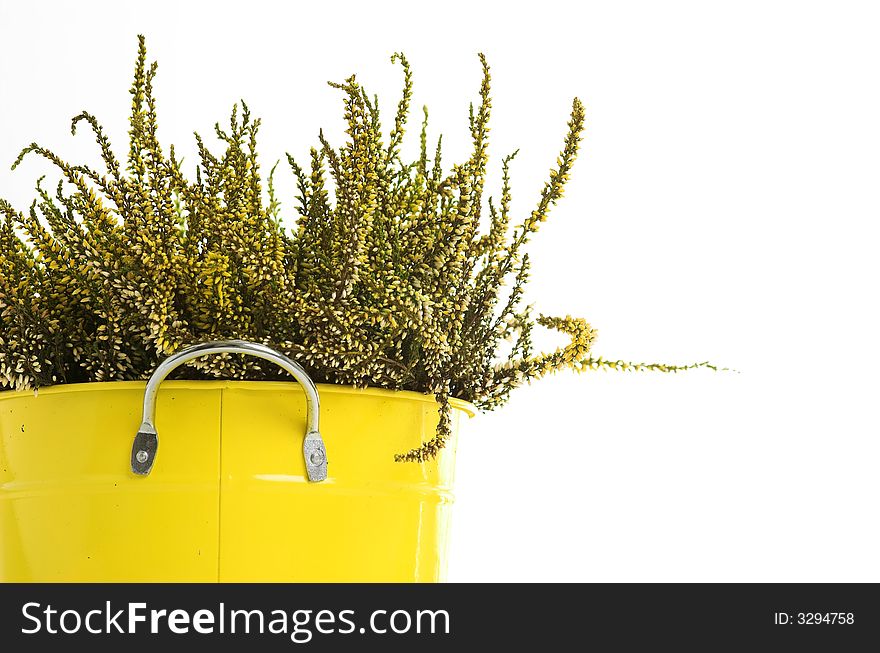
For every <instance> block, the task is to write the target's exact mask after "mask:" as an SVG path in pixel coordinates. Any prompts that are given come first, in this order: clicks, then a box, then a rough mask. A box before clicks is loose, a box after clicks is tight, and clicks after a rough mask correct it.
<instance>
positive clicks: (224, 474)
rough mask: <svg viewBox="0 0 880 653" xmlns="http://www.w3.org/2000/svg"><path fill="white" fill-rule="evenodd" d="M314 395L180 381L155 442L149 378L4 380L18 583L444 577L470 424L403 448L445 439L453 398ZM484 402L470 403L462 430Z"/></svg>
mask: <svg viewBox="0 0 880 653" xmlns="http://www.w3.org/2000/svg"><path fill="white" fill-rule="evenodd" d="M242 344H248V343H242ZM224 351H226V350H224ZM207 353H211V352H207ZM248 353H253V352H248ZM199 355H202V354H199ZM255 355H259V354H255ZM279 356H280V354H279ZM262 357H263V358H268V359H270V360H272V359H271V358H270V357H268V356H262ZM294 365H295V364H294ZM297 367H298V366H297ZM166 373H167V372H166ZM163 378H164V377H163ZM297 378H298V379H299V377H297ZM306 378H307V377H306ZM154 381H156V377H155V376H154V379H151V382H150V383H151V384H153V385H154V386H158V383H160V382H161V381H162V379H161V378H159V379H158V381H156V382H155V383H154ZM308 383H310V382H308ZM311 387H312V388H315V386H314V385H312V386H311ZM145 392H146V393H147V395H148V397H147V400H148V401H147V402H145V401H144V396H145ZM308 393H309V389H308V387H307V384H302V383H284V382H252V381H169V382H165V383H163V384H162V386H161V390H160V391H159V392H158V393H157V394H155V398H156V405H155V407H154V410H155V414H156V419H155V430H154V431H153V433H155V431H158V432H159V433H160V434H161V435H160V436H159V441H160V442H161V447H160V448H158V450H156V449H155V448H153V449H152V451H151V452H149V453H147V452H145V451H144V450H143V448H142V445H143V443H144V440H143V438H144V437H146V436H145V435H144V433H143V431H144V424H141V429H140V431H141V432H139V433H138V436H137V437H138V438H141V440H140V441H136V442H135V446H134V447H132V439H133V437H134V436H135V432H136V431H139V429H138V424H139V423H140V420H141V410H142V408H143V409H144V414H145V415H146V413H147V412H148V410H147V408H146V407H145V405H144V404H145V403H146V404H149V387H147V386H145V384H144V383H142V382H111V383H87V384H77V385H65V386H57V387H52V388H46V389H42V390H40V391H39V393H36V394H35V393H34V392H3V393H0V581H6V582H48V581H109V582H116V581H120V582H123V581H125V582H137V581H140V582H150V581H200V582H211V581H231V582H236V581H280V582H305V581H330V582H332V581H438V580H442V579H443V577H444V574H445V552H446V541H447V531H448V526H449V513H450V508H451V503H452V495H451V488H452V481H453V472H454V461H455V445H456V442H455V438H454V437H453V438H452V440H451V441H450V442H449V444H448V445H447V447H446V448H445V449H444V450H443V451H442V452H441V453H440V455H439V456H438V457H437V459H436V460H432V461H429V462H425V463H421V464H415V463H395V462H394V460H393V455H394V453H396V452H401V451H406V450H409V449H412V448H414V447H418V446H419V445H420V444H421V443H422V442H423V441H425V440H427V439H429V438H431V437H433V435H434V431H435V427H436V425H437V421H438V414H437V403H436V401H434V399H433V398H432V397H430V396H426V395H421V394H418V393H413V392H390V391H384V390H377V389H366V390H358V389H353V388H349V387H342V386H334V385H318V386H317V394H319V395H320V402H321V405H320V410H319V411H315V414H314V415H312V416H310V415H309V407H308V404H309V403H310V400H309V397H308ZM471 410H472V409H471V406H470V405H469V404H467V403H465V402H458V401H453V415H452V429H453V433H455V432H456V431H457V428H458V423H459V420H460V418H461V416H462V415H470V414H472V412H471ZM318 418H320V433H321V434H322V435H323V442H325V443H326V449H324V447H323V445H322V446H321V447H320V448H319V449H317V451H320V452H321V453H315V451H316V449H315V447H312V446H311V445H310V440H309V438H307V437H305V436H306V431H307V425H310V424H312V422H314V424H317V421H318ZM144 423H146V420H145V422H144ZM147 430H149V429H147ZM315 430H316V431H317V429H315ZM147 435H149V434H147ZM320 437H321V436H320V435H319V436H318V438H320ZM148 439H149V438H148ZM304 443H305V445H304ZM148 444H149V443H148ZM312 444H314V442H312ZM139 447H141V448H139ZM147 448H149V447H147ZM322 455H323V456H324V458H325V459H326V465H324V462H325V461H324V460H323V459H322ZM310 456H311V457H310ZM148 457H149V460H148V461H147V460H145V459H146V458H148ZM139 459H141V460H142V461H143V462H146V463H147V470H146V472H145V471H144V469H143V467H144V465H142V464H139V462H138V460H139ZM310 461H311V462H310ZM312 463H317V465H318V468H320V467H321V465H324V469H325V470H326V478H324V479H323V480H317V482H310V480H309V478H310V476H311V475H312V474H313V471H314V470H312V469H310V468H309V466H310V465H311V464H312ZM139 467H140V469H138V468H139ZM136 472H137V473H136ZM317 476H318V479H320V476H321V474H320V469H319V472H318V474H317Z"/></svg>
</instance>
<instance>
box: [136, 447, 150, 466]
mask: <svg viewBox="0 0 880 653" xmlns="http://www.w3.org/2000/svg"><path fill="white" fill-rule="evenodd" d="M134 457H135V460H137V461H138V462H139V463H145V462H147V458H149V457H150V454H148V453H147V452H146V451H144V450H143V449H141V450H140V451H138V452H137V453H136V454H135V455H134Z"/></svg>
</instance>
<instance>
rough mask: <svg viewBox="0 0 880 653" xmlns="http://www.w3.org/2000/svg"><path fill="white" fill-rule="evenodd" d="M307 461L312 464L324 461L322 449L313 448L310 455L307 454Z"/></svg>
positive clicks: (316, 464)
mask: <svg viewBox="0 0 880 653" xmlns="http://www.w3.org/2000/svg"><path fill="white" fill-rule="evenodd" d="M309 462H310V463H311V464H312V465H315V466H318V465H320V464H321V463H323V462H324V451H323V450H321V449H315V450H314V451H313V452H312V453H311V455H310V456H309Z"/></svg>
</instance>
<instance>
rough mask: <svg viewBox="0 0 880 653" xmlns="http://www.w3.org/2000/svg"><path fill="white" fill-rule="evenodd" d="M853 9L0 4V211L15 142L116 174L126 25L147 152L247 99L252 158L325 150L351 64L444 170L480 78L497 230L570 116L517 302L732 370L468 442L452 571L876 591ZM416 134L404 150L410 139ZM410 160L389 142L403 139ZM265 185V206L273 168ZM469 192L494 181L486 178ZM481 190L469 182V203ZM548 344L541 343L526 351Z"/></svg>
mask: <svg viewBox="0 0 880 653" xmlns="http://www.w3.org/2000/svg"><path fill="white" fill-rule="evenodd" d="M875 7H876V4H873V3H870V2H865V3H858V2H843V1H840V0H837V1H834V2H773V1H761V2H743V1H740V2H729V3H722V2H711V3H707V2H665V3H656V2H643V3H636V2H615V3H586V2H577V3H571V4H568V5H565V4H555V3H552V2H530V3H523V4H520V3H514V2H506V3H503V4H499V5H498V6H495V5H492V4H490V3H477V2H473V1H470V2H464V3H458V2H439V3H437V2H435V3H417V2H412V1H410V2H400V3H390V2H376V1H373V2H364V3H351V4H343V3H333V2H318V3H310V4H309V5H307V6H305V5H304V6H302V7H300V6H296V5H294V4H293V3H281V2H277V3H268V2H256V1H253V0H250V1H248V2H237V3H224V2H204V3H199V2H174V3H168V4H163V3H159V2H150V3H123V2H106V3H99V2H87V1H80V2H77V3H61V2H55V3H50V2H40V3H28V2H13V1H12V0H2V2H0V162H3V165H2V166H0V195H2V196H4V197H6V198H7V199H10V200H12V201H13V202H14V203H15V204H16V205H17V206H19V207H20V208H26V207H27V206H28V205H29V203H30V200H31V198H32V191H31V189H32V186H33V182H34V180H35V179H36V177H37V176H39V175H40V174H43V173H44V172H46V171H48V170H49V169H48V167H47V166H46V165H45V164H43V163H41V162H39V161H38V160H37V159H35V158H34V159H32V160H28V162H26V163H25V164H24V165H23V166H22V167H21V168H19V169H18V170H17V171H16V172H14V173H12V172H10V171H9V170H8V165H7V164H8V163H11V161H12V160H13V159H14V157H15V155H16V154H17V153H18V151H19V149H20V148H21V147H22V146H24V145H26V144H27V143H29V142H30V141H31V140H37V141H39V142H40V143H43V144H46V145H48V146H50V147H52V148H54V149H56V150H57V151H58V152H59V153H60V154H62V155H63V156H64V157H65V158H72V159H79V160H83V159H84V160H94V158H95V151H96V150H95V147H94V145H93V143H92V141H91V139H90V137H89V136H87V135H86V133H87V130H85V129H83V132H84V133H83V134H81V135H79V136H77V137H71V136H70V134H69V119H70V118H71V117H72V116H73V115H74V114H76V113H78V112H79V111H80V110H82V109H88V110H90V111H91V112H93V113H95V114H96V115H97V116H98V117H99V119H100V120H101V121H102V122H103V123H104V125H105V127H106V128H107V129H108V131H109V133H110V134H111V136H112V137H113V140H114V142H115V146H116V148H117V151H118V152H120V154H124V152H125V148H126V147H127V145H126V124H125V121H126V119H127V114H128V110H129V100H130V96H129V94H128V92H127V89H128V87H129V84H130V77H131V72H132V68H133V62H134V55H135V48H136V42H135V35H136V34H137V33H138V32H143V33H144V34H146V36H147V38H148V47H149V53H150V56H151V58H158V60H159V62H160V70H159V77H158V79H157V84H156V87H157V89H156V90H157V95H158V99H159V113H160V115H159V117H160V127H161V133H160V137H161V138H162V140H163V141H164V142H166V143H175V144H176V145H177V147H178V148H179V151H180V152H183V153H185V154H186V155H187V157H188V160H189V161H192V160H193V158H194V157H193V152H194V148H193V139H192V136H191V132H192V130H193V129H197V130H199V131H200V132H202V133H204V134H206V135H209V134H210V131H211V126H212V125H213V122H214V121H215V120H224V119H225V118H226V117H227V116H228V111H229V109H230V107H231V105H232V103H233V102H234V101H236V100H237V99H238V98H240V97H243V98H245V99H246V101H247V102H248V103H249V104H250V106H251V107H252V110H253V112H254V113H255V114H256V115H259V116H261V117H262V118H263V121H264V127H263V130H262V154H263V161H264V164H271V163H272V162H274V161H275V160H276V159H278V158H281V157H283V155H284V152H285V151H290V152H292V153H294V154H296V155H298V156H299V158H301V159H302V158H304V157H305V155H306V153H307V151H308V150H307V148H308V146H309V145H311V144H313V143H314V142H315V136H316V134H317V130H318V128H319V127H321V126H323V127H325V129H326V130H327V132H328V134H329V135H330V137H331V140H332V141H334V142H337V143H338V142H339V139H340V138H341V136H342V134H341V128H342V126H341V120H340V116H341V104H340V102H339V95H338V92H336V91H334V90H333V89H330V88H329V87H327V86H326V84H325V82H326V80H342V79H343V78H344V77H346V76H347V75H348V74H350V73H351V72H357V73H358V75H359V79H360V80H361V81H363V82H364V83H365V84H367V86H368V88H369V89H370V90H372V91H375V92H377V93H379V94H380V96H381V97H382V99H383V107H385V110H386V114H385V124H386V125H388V124H389V123H390V121H391V117H392V115H393V113H392V110H393V107H394V105H395V104H396V102H397V98H398V93H399V88H400V71H399V68H398V67H396V66H392V65H391V64H390V63H389V61H388V57H389V56H390V54H391V53H392V52H394V51H396V50H403V51H405V52H406V53H407V55H408V57H409V58H410V61H411V63H412V65H413V68H414V72H415V83H416V88H415V106H416V107H419V106H421V104H423V103H427V104H428V105H429V107H430V109H431V132H430V133H431V136H432V137H435V136H436V135H437V134H439V133H440V132H441V131H442V133H443V134H444V143H445V144H446V146H447V147H446V154H447V157H448V158H447V162H449V161H450V160H452V159H462V158H463V157H464V156H465V153H466V150H467V145H468V142H467V141H468V133H467V123H466V116H467V104H468V102H469V101H470V100H472V99H474V98H475V97H476V93H477V89H478V84H479V75H480V71H479V64H478V61H477V58H476V53H477V52H478V51H483V52H485V53H486V55H487V56H488V58H489V61H490V63H491V65H492V67H493V76H494V77H493V81H494V87H493V88H494V91H493V92H494V100H495V102H494V122H493V131H492V138H493V143H492V148H493V154H494V159H493V167H492V172H493V180H497V176H498V161H499V160H500V157H501V155H503V154H505V153H508V152H510V151H511V150H513V149H515V148H520V149H521V153H520V156H519V157H518V159H517V161H516V162H515V167H514V170H513V181H514V185H515V186H514V192H515V204H514V208H515V210H516V212H517V214H518V215H520V216H522V215H525V214H526V212H527V211H529V210H530V209H531V208H532V206H533V204H534V201H535V199H536V197H537V193H538V191H539V189H540V187H541V185H542V183H543V181H544V178H545V174H546V171H547V169H548V168H549V167H550V165H552V164H553V162H554V160H555V156H556V152H557V151H558V149H559V147H560V145H561V139H562V136H563V133H564V128H565V121H566V119H567V115H568V111H569V108H570V102H571V97H572V96H573V95H578V96H579V97H581V98H582V100H583V101H584V102H585V104H586V106H587V111H588V128H587V132H586V138H585V141H584V145H583V150H582V155H581V158H580V159H579V160H578V162H577V165H576V168H575V172H574V177H573V181H572V183H571V184H570V186H569V189H568V192H567V195H566V197H565V198H564V199H563V201H562V202H561V203H560V204H559V206H558V207H557V210H556V211H555V212H554V213H553V214H552V216H551V219H550V221H549V222H548V223H547V225H546V228H544V230H543V231H542V233H540V234H539V236H538V238H537V239H536V240H535V242H534V246H533V248H532V250H531V251H532V257H533V263H534V265H533V272H534V276H533V284H532V290H531V299H532V300H534V301H535V302H536V303H537V305H538V308H540V309H541V310H543V311H545V312H547V313H550V314H566V313H571V314H573V315H580V316H584V317H587V318H588V319H589V320H590V321H591V322H592V323H593V324H594V325H595V326H596V327H597V328H598V329H599V330H600V339H599V341H598V343H597V345H596V347H595V350H594V351H595V353H596V354H602V355H604V356H606V357H612V358H617V357H620V358H627V359H639V360H643V359H644V360H659V361H668V362H690V361H694V360H705V359H710V360H712V361H714V362H717V363H719V364H721V365H727V366H730V367H733V368H736V369H737V370H739V373H738V374H734V373H719V374H712V373H709V372H697V373H689V374H685V375H677V376H668V377H667V376H662V375H650V374H644V375H618V374H610V373H596V374H587V375H582V376H574V375H569V374H563V375H559V376H556V377H554V378H551V379H547V380H545V381H543V382H540V383H538V384H536V385H534V386H533V387H530V388H525V389H522V390H520V391H519V392H518V393H516V394H514V396H513V401H512V403H511V404H510V405H508V406H507V407H505V408H504V409H503V410H501V411H499V412H496V413H492V414H487V415H481V416H479V417H477V418H475V419H473V420H471V421H470V422H469V423H468V424H467V425H466V427H465V431H464V433H463V438H462V440H461V443H460V447H459V462H458V478H457V495H458V502H457V504H456V508H455V517H454V530H453V539H452V550H451V556H450V567H449V579H450V580H456V581H472V580H477V581H482V580H502V581H506V580H529V581H531V580H563V581H564V580H583V581H808V580H809V581H861V580H864V581H868V580H871V581H880V556H878V551H880V519H878V496H880V478H878V462H880V444H878V434H880V433H878V431H880V429H878V415H877V410H876V406H877V390H878V384H877V376H876V368H877V363H878V359H880V346H878V326H880V325H878V310H877V280H878V278H880V276H878V273H880V270H878V261H877V256H876V250H877V245H878V227H877V224H878V217H880V215H878V208H880V187H878V182H880V127H878V125H880V39H878V38H877V34H878V29H880V20H878V15H877V14H876V13H875V12H874V11H873V9H874V8H875ZM413 137H415V134H412V135H411V138H413ZM414 146H415V142H414V141H413V140H411V141H410V147H411V148H412V147H414ZM279 187H280V189H281V190H282V192H283V193H285V195H284V198H283V199H285V200H286V207H287V210H288V212H290V211H292V203H293V202H292V195H293V186H292V183H291V180H290V176H289V174H287V173H286V172H285V173H283V174H280V175H279ZM494 188H497V183H496V184H495V186H494ZM495 192H496V193H497V191H495ZM555 343H556V341H555V340H553V339H552V338H551V339H548V342H547V344H548V345H554V344H555Z"/></svg>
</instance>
